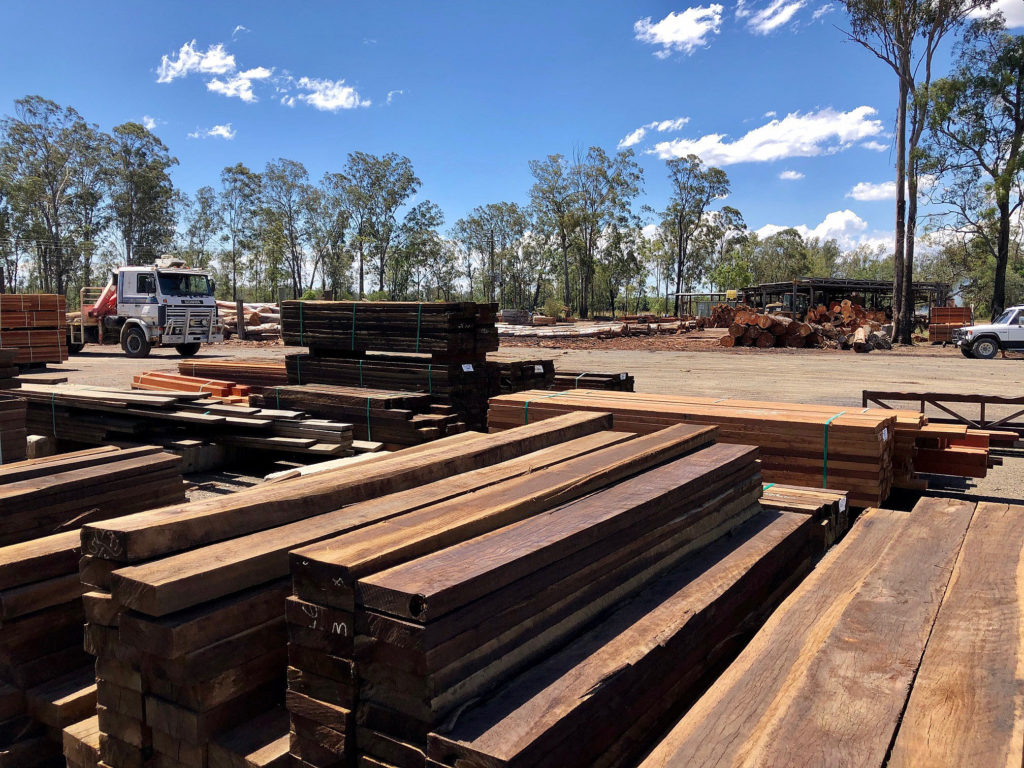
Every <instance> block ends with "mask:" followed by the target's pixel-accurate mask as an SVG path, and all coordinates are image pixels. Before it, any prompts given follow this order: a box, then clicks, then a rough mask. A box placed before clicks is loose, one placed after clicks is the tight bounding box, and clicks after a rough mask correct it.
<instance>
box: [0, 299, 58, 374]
mask: <svg viewBox="0 0 1024 768" xmlns="http://www.w3.org/2000/svg"><path fill="white" fill-rule="evenodd" d="M66 304H67V301H66V300H65V298H64V297H63V296H58V295H56V294H50V293H26V294H13V293H5V294H0V347H9V348H12V349H16V350H17V353H16V354H15V357H14V362H15V363H16V364H18V365H31V364H35V363H43V364H45V363H61V362H63V361H65V360H67V359H68V344H67V315H66V312H65V307H66Z"/></svg>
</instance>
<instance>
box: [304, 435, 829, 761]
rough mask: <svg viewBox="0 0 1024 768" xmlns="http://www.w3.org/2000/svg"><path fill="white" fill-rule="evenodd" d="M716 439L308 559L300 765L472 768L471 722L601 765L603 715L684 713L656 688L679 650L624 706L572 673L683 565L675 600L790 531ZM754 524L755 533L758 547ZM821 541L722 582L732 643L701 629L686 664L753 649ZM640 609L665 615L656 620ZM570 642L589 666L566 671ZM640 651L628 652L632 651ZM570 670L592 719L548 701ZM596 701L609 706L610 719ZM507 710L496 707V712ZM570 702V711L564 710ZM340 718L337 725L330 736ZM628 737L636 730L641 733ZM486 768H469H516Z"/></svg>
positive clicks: (465, 506) (394, 526)
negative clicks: (742, 630) (720, 546)
mask: <svg viewBox="0 0 1024 768" xmlns="http://www.w3.org/2000/svg"><path fill="white" fill-rule="evenodd" d="M712 433H713V431H712V430H708V429H706V428H699V427H691V426H686V425H678V426H676V427H671V428H669V429H667V430H664V431H662V432H659V433H656V434H650V435H647V436H644V437H638V438H634V439H632V440H630V441H629V442H627V443H625V444H624V445H621V446H612V447H609V448H605V449H603V450H600V451H597V452H595V453H593V454H590V455H588V456H584V457H580V458H577V459H573V460H570V461H567V462H565V463H564V464H560V465H558V466H555V467H553V468H550V469H547V470H543V471H539V472H535V473H532V474H531V475H530V476H528V477H525V478H522V479H518V480H513V481H509V482H507V483H503V484H500V485H497V486H495V487H494V488H492V489H489V490H488V491H487V492H485V493H483V494H479V495H477V494H473V495H469V496H466V497H464V498H463V499H460V500H458V502H457V503H455V504H454V505H452V504H448V505H444V506H440V505H439V506H438V507H437V508H430V507H427V508H423V509H421V510H419V511H417V512H414V513H411V514H409V515H407V516H405V517H403V518H399V519H398V520H395V521H393V522H390V523H382V524H380V525H378V526H370V527H367V528H364V529H362V530H359V531H354V532H352V533H349V534H345V535H343V536H340V537H338V538H335V539H330V540H327V541H325V542H322V543H320V544H317V545H314V546H311V547H306V548H304V549H301V550H296V551H295V552H293V553H292V580H293V592H294V597H293V598H290V600H289V603H290V608H293V609H294V610H290V611H289V615H288V620H289V631H290V633H291V634H290V640H289V663H290V665H291V667H292V668H291V669H290V670H289V694H288V696H289V699H288V705H289V709H290V711H291V713H292V732H293V742H292V745H293V746H292V750H293V754H294V755H295V756H296V757H297V758H299V759H300V760H302V761H304V762H305V763H307V764H311V765H315V766H324V765H329V764H336V763H337V762H338V761H339V760H343V759H345V758H352V757H356V756H358V757H359V759H360V761H362V762H361V764H365V765H388V766H408V765H424V764H425V762H424V761H425V756H429V757H430V758H431V759H433V760H434V761H436V762H437V763H440V764H452V765H454V764H455V763H454V762H452V763H445V761H446V760H449V759H452V760H457V759H462V758H463V757H465V755H466V754H472V749H470V750H468V751H467V753H462V754H457V755H456V754H454V750H455V749H457V747H453V746H452V744H453V742H454V743H461V742H463V741H468V740H469V739H468V738H467V739H463V738H462V736H461V735H458V736H455V735H452V734H451V733H448V730H449V727H450V725H451V723H452V722H453V721H454V722H455V728H456V730H457V732H458V733H459V734H478V733H480V732H481V731H482V730H484V724H485V723H486V724H488V725H490V724H492V723H494V725H493V728H494V732H495V733H499V734H505V735H507V736H511V735H512V734H513V733H515V734H517V735H521V736H522V738H523V739H524V740H526V741H529V740H530V739H531V738H536V743H535V744H533V745H530V749H531V750H533V749H535V750H536V751H532V752H529V753H527V750H526V749H525V748H524V754H523V755H522V758H521V759H522V763H521V764H522V765H531V766H532V765H540V764H544V765H548V764H551V765H559V764H561V763H562V761H565V760H569V761H570V762H569V764H571V765H580V766H585V765H592V764H593V763H592V762H591V760H593V759H595V758H596V757H597V756H598V755H600V754H601V753H602V751H603V750H604V749H605V748H606V744H605V743H602V742H601V741H600V739H596V738H595V739H593V742H591V733H592V732H590V731H588V737H587V738H585V739H583V740H582V742H579V741H574V740H573V739H572V738H570V736H571V734H572V733H573V732H574V731H576V730H577V729H580V728H586V723H587V719H588V718H589V717H593V716H594V715H595V713H598V712H600V713H601V715H602V716H604V717H610V718H616V717H618V716H617V715H616V714H615V709H616V707H615V706H613V705H612V702H614V701H617V700H618V697H619V696H625V697H626V698H628V696H629V695H630V688H629V686H637V687H634V688H633V691H637V690H643V691H644V692H645V694H646V695H647V696H648V697H649V698H648V699H647V700H648V701H652V702H653V701H657V700H658V699H659V698H661V697H662V696H663V695H664V694H665V693H668V692H669V690H670V687H669V686H668V685H665V687H662V688H660V689H648V688H646V687H644V688H641V687H640V686H646V685H647V683H646V682H645V681H647V680H649V678H650V675H651V674H652V671H653V670H655V669H657V667H658V666H659V663H660V664H661V665H664V661H663V659H666V658H672V656H673V654H675V653H676V652H677V650H676V647H672V648H664V649H662V650H660V651H654V649H655V648H657V647H658V645H659V642H658V639H657V638H659V637H661V639H662V640H663V639H664V636H663V635H661V634H660V633H658V632H655V633H654V634H653V635H652V639H653V640H654V642H653V647H648V648H647V651H648V652H652V653H653V655H652V656H651V657H650V658H648V659H647V660H646V663H647V664H648V665H649V666H647V667H644V668H643V669H641V668H640V666H639V665H633V664H630V662H629V661H627V662H626V664H624V665H623V667H632V668H633V670H634V672H635V676H633V677H630V675H631V674H632V673H626V672H623V669H621V668H620V670H619V671H620V672H623V674H624V675H625V676H626V677H630V679H629V682H628V683H625V682H623V684H624V685H625V686H627V687H625V688H618V689H615V690H613V689H612V688H611V687H607V688H605V687H604V686H602V685H595V684H594V682H588V681H584V680H579V679H578V673H574V672H573V670H572V662H573V661H574V660H575V661H579V658H580V653H579V650H580V647H592V646H596V645H603V644H604V643H605V642H607V641H610V640H611V639H612V637H613V636H614V635H617V634H621V633H623V632H624V631H625V630H626V629H627V628H628V624H626V625H623V624H618V625H617V627H618V631H617V632H616V633H614V635H613V634H612V633H608V634H602V629H604V628H605V627H606V626H608V625H607V624H598V627H599V628H598V629H597V630H594V631H593V632H589V633H588V630H590V629H591V628H592V627H593V626H594V625H595V622H600V621H601V620H602V619H603V618H604V617H606V616H607V614H608V612H609V611H611V610H614V609H615V608H617V607H619V606H621V605H622V604H623V602H625V601H627V600H629V599H630V598H631V597H633V596H635V595H636V594H637V593H638V592H640V591H641V590H643V589H644V588H645V587H647V586H649V585H651V584H652V583H653V584H655V585H657V584H659V582H658V579H659V577H662V576H663V575H664V574H666V573H668V572H670V571H671V569H672V568H674V567H676V566H678V565H679V564H680V563H688V566H684V571H683V572H680V573H677V574H676V576H675V577H674V579H673V581H672V582H671V583H672V585H673V587H674V588H675V589H676V590H678V589H680V588H681V587H682V586H683V585H684V584H685V583H687V582H691V581H693V580H694V578H695V577H696V576H697V575H698V574H699V573H701V572H702V571H703V570H704V568H706V567H707V566H708V565H710V563H713V562H716V561H717V560H718V559H720V558H721V557H724V556H725V555H726V554H727V552H728V551H731V550H732V549H733V548H734V547H735V544H736V542H737V541H741V540H748V539H750V538H751V537H753V536H754V535H755V534H757V533H758V532H759V531H761V530H763V529H766V528H768V527H771V526H770V525H769V520H771V521H774V520H776V519H778V518H780V517H782V516H781V515H778V514H777V513H774V512H767V513H764V514H765V517H761V514H762V513H761V510H760V507H759V506H758V504H757V499H758V497H759V496H760V493H761V486H760V477H759V474H758V471H757V465H756V460H755V459H756V450H755V449H752V448H749V447H743V446H715V445H708V443H707V441H708V440H709V439H711V438H712ZM680 454H682V455H680ZM641 459H643V461H641ZM584 494H586V495H585V496H584ZM757 517H760V520H759V521H758V522H757V523H755V524H754V525H752V526H751V527H749V528H747V529H744V528H743V527H742V526H743V524H744V523H745V522H746V521H747V520H750V519H751V518H757ZM772 525H774V522H773V523H772ZM815 528H816V520H815V519H814V518H813V517H812V516H810V515H789V516H787V519H786V521H785V522H784V523H783V524H781V525H778V526H774V527H772V533H771V534H770V535H767V536H766V537H765V539H764V541H763V542H762V543H761V545H760V547H759V548H758V549H757V553H756V554H755V553H753V552H750V553H748V556H749V559H748V560H746V561H744V562H746V563H747V567H748V569H751V572H750V573H746V574H743V577H742V578H739V579H737V576H738V574H737V573H736V572H735V571H736V569H735V567H727V568H725V569H724V570H727V571H729V572H730V573H731V578H732V579H733V580H734V581H736V583H735V584H732V585H731V587H732V589H734V590H735V591H732V590H730V598H729V600H739V601H740V602H741V603H742V605H739V604H736V603H728V605H727V602H728V601H727V600H725V599H723V601H722V602H717V601H712V602H714V603H715V605H714V607H713V608H711V607H710V606H709V607H708V609H709V612H710V613H714V614H715V615H717V616H718V618H717V619H716V620H715V621H719V622H721V624H720V625H719V626H718V627H716V629H718V630H719V631H720V632H721V634H715V635H712V634H711V633H710V632H708V633H707V634H703V633H702V632H701V630H700V629H698V628H696V626H695V624H696V623H697V622H695V623H694V624H693V625H690V627H691V628H692V629H693V633H694V634H692V635H691V634H688V635H686V637H680V638H679V641H680V643H681V644H682V646H683V647H685V645H686V644H687V643H688V642H693V640H694V639H695V637H703V640H702V641H701V644H700V647H699V649H698V648H694V651H693V652H694V654H695V656H696V657H699V656H700V655H701V654H707V653H711V654H712V655H713V654H714V653H719V652H722V650H721V649H722V648H723V645H722V644H721V640H722V638H723V636H725V637H728V636H730V635H731V634H733V633H734V632H736V630H737V628H738V625H739V624H740V623H742V622H743V621H745V620H746V619H747V618H748V616H749V615H750V613H751V611H752V610H762V609H763V607H764V606H765V604H767V603H770V602H771V600H772V597H771V595H772V593H773V591H775V590H776V589H778V588H779V587H781V585H782V584H783V583H784V582H786V581H788V580H789V579H790V577H791V576H793V574H794V573H795V572H797V571H801V570H804V569H806V567H808V565H809V563H810V561H811V559H812V558H813V556H814V553H815V552H817V551H819V550H820V545H819V544H818V543H817V542H816V541H815V540H814V531H815ZM627 531H628V535H624V534H625V532H627ZM729 531H737V534H736V536H735V537H734V538H733V539H732V540H731V544H730V545H728V546H726V547H725V551H722V552H720V553H717V557H716V556H712V555H708V554H707V551H705V552H700V550H701V549H702V548H704V547H706V546H707V545H709V544H712V543H713V542H715V541H716V540H717V539H718V538H719V537H721V536H722V535H723V534H725V533H726V532H729ZM769 540H770V541H771V543H768V542H769ZM783 541H785V544H784V545H783V544H782V542H783ZM776 548H778V549H776ZM697 552H700V554H698V555H697V556H696V557H698V558H699V557H703V556H707V557H709V558H710V559H709V561H708V562H707V563H705V564H704V565H703V567H701V566H697V565H696V563H697V561H696V560H694V559H688V558H689V556H690V555H691V554H692V553H697ZM769 553H772V554H771V555H769ZM755 563H757V565H755ZM687 567H688V568H689V570H686V569H687ZM753 570H757V573H756V574H755V573H754V572H753ZM748 580H749V581H748ZM740 582H742V583H740ZM755 583H756V584H757V585H758V586H757V587H753V584H755ZM655 588H656V589H657V587H655ZM659 594H661V593H659ZM741 595H742V597H741ZM640 600H641V602H643V604H644V606H645V607H646V608H648V609H649V608H651V607H653V606H654V605H655V604H656V603H657V602H658V600H657V599H650V600H647V601H646V602H644V598H641V599H640ZM676 607H677V606H673V607H671V608H667V609H665V610H664V612H663V613H662V619H665V618H667V617H668V615H669V614H675V616H676V619H679V618H680V616H684V615H687V612H686V611H677V610H675V608H676ZM617 615H618V614H616V616H617ZM652 629H653V627H652ZM626 634H628V633H626ZM581 636H582V637H583V639H579V638H580V637H581ZM573 641H576V645H574V646H570V648H571V649H572V650H570V651H562V652H560V651H559V649H560V648H562V647H563V646H565V644H566V643H570V642H573ZM633 642H635V638H629V637H623V638H622V639H621V640H620V641H619V645H620V647H626V646H628V645H630V644H632V643H633ZM581 644H582V646H581ZM716 648H717V649H719V650H713V649H716ZM662 653H664V654H665V656H661V654H662ZM643 655H644V654H643V653H642V652H641V653H640V656H641V657H642V656H643ZM674 666H677V667H679V668H680V669H683V668H686V667H685V665H674ZM555 669H558V670H564V672H565V683H566V684H568V685H572V681H573V679H574V678H576V679H577V681H578V682H579V683H580V688H579V690H580V692H581V695H582V696H583V698H590V697H593V696H596V697H597V698H594V699H591V700H590V702H589V704H584V703H582V702H577V703H578V705H579V708H578V709H577V710H576V711H570V712H564V711H563V712H562V713H558V714H554V713H556V707H555V706H554V705H553V704H552V703H551V699H550V698H549V699H547V700H545V696H544V691H545V690H546V691H547V692H548V694H550V693H551V690H552V689H550V688H548V687H547V686H548V684H549V683H551V682H552V679H553V678H554V677H555V675H553V674H552V671H553V670H555ZM593 672H594V674H595V677H594V678H593V680H594V681H600V680H602V675H601V674H600V672H599V671H598V670H597V669H594V670H593ZM604 677H606V678H614V679H619V680H622V681H625V679H626V677H622V678H620V677H619V676H618V675H617V674H612V675H605V676H604ZM662 682H665V683H667V682H668V680H667V679H663V680H662ZM599 689H600V690H603V691H604V692H605V693H607V696H608V698H603V699H602V698H601V694H600V691H599ZM530 694H537V695H538V698H539V701H538V702H536V703H534V705H533V706H527V707H525V708H524V710H523V711H522V712H519V713H518V718H519V720H520V722H519V723H517V724H516V725H515V726H512V725H511V724H509V723H507V722H500V721H501V720H502V718H503V716H504V715H505V714H507V713H508V706H509V704H510V703H512V702H519V703H522V702H523V701H524V700H526V699H527V698H528V696H529V695H530ZM491 696H494V697H495V699H494V701H497V702H498V703H497V704H494V703H493V701H492V702H488V703H484V704H480V703H479V702H480V701H481V700H486V699H488V697H491ZM555 696H556V697H557V694H555ZM571 701H572V695H571V694H570V695H569V697H568V699H567V700H566V702H565V703H566V704H569V705H571ZM591 707H593V709H591ZM467 708H468V712H467ZM313 713H317V714H318V715H319V716H311V715H313ZM328 713H331V714H333V720H331V721H330V722H328V721H327V720H326V719H322V718H324V717H325V716H326V715H327V714H328ZM544 713H549V714H552V715H553V716H552V719H553V720H558V721H559V722H557V723H556V728H557V729H558V730H557V733H555V732H552V733H548V734H544V733H542V732H540V731H538V730H537V729H536V727H535V726H536V725H537V720H538V718H540V717H543V715H544ZM560 715H561V716H562V717H560ZM563 718H564V719H563ZM618 719H619V721H620V722H619V724H618V725H619V727H621V728H625V727H626V726H627V725H629V722H628V721H626V720H623V719H622V718H621V717H618ZM662 719H663V718H662ZM467 723H469V725H468V727H467V728H466V729H465V730H462V727H463V726H464V725H465V724H467ZM649 727H652V726H649ZM321 728H328V729H329V731H333V733H332V734H331V736H332V739H331V743H333V744H335V745H337V749H336V750H335V751H334V754H333V755H331V754H326V753H324V752H323V751H320V750H318V749H317V743H316V741H315V740H314V738H313V736H314V735H315V734H318V733H322V732H323V731H321V730H319V729H321ZM594 732H601V729H600V728H597V729H594ZM428 744H429V746H428ZM556 745H557V746H558V749H557V750H556V752H552V753H551V754H549V755H548V756H547V757H548V758H550V761H551V762H550V763H548V762H536V761H537V760H539V759H540V756H541V755H545V753H546V751H547V750H552V749H554V748H555V747H556ZM577 750H579V751H578V752H577ZM428 753H429V754H428ZM488 759H490V758H489V757H488V758H484V761H483V762H480V763H476V762H473V761H472V760H470V761H469V762H467V763H461V762H460V763H458V764H459V765H463V764H466V765H501V764H502V763H501V762H494V763H492V762H487V760H488ZM332 760H333V762H332ZM432 764H434V763H432ZM516 764H520V763H516Z"/></svg>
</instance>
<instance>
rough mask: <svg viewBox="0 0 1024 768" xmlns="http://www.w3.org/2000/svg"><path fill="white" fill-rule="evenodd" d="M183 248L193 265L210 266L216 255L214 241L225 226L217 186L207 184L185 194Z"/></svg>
mask: <svg viewBox="0 0 1024 768" xmlns="http://www.w3.org/2000/svg"><path fill="white" fill-rule="evenodd" d="M180 209H181V215H180V219H181V224H182V225H183V231H182V237H183V242H182V246H183V247H182V249H181V250H182V251H184V254H185V255H186V256H187V257H188V259H189V262H190V264H191V266H194V267H198V268H200V269H206V268H208V267H209V266H210V262H211V260H212V259H213V244H214V243H215V242H216V240H217V235H218V233H220V232H221V231H222V230H223V228H224V218H223V215H222V212H221V206H220V200H219V199H218V197H217V192H216V191H215V190H214V188H213V187H209V186H204V187H200V188H199V189H197V190H196V193H195V195H193V196H189V195H187V194H182V195H181V205H180Z"/></svg>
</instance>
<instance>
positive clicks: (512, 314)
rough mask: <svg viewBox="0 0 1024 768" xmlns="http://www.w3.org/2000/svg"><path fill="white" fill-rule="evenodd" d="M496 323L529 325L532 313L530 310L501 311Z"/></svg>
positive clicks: (496, 317)
mask: <svg viewBox="0 0 1024 768" xmlns="http://www.w3.org/2000/svg"><path fill="white" fill-rule="evenodd" d="M494 319H495V321H496V322H499V323H509V324H511V325H529V324H530V311H529V310H528V309H501V310H498V314H497V315H495V318H494Z"/></svg>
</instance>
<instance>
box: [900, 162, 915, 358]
mask: <svg viewBox="0 0 1024 768" xmlns="http://www.w3.org/2000/svg"><path fill="white" fill-rule="evenodd" d="M916 236H917V163H916V161H913V160H912V161H911V163H910V172H909V173H908V174H907V230H906V246H905V248H904V251H903V308H904V310H905V312H904V315H903V325H901V326H900V330H899V337H900V341H901V342H902V343H904V344H912V343H913V342H914V336H913V334H914V309H915V307H914V245H915V238H916Z"/></svg>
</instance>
